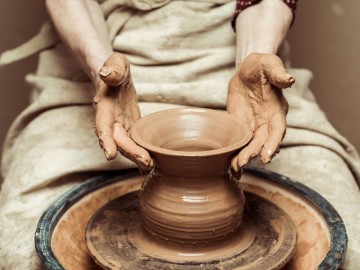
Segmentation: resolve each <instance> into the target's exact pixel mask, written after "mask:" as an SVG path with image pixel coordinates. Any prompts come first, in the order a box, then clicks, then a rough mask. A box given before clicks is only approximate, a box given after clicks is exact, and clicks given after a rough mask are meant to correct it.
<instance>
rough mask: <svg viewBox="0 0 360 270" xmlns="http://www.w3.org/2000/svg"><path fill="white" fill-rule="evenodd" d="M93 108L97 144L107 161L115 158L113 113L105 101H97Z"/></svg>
mask: <svg viewBox="0 0 360 270" xmlns="http://www.w3.org/2000/svg"><path fill="white" fill-rule="evenodd" d="M96 102H97V103H96V105H94V106H95V112H96V116H95V132H96V135H97V136H98V138H99V144H100V146H101V147H102V148H103V150H104V153H105V156H106V158H107V159H108V160H111V159H114V158H115V157H116V153H117V148H116V144H115V141H114V138H113V123H114V118H113V111H112V104H111V102H110V101H109V100H107V99H105V98H104V99H102V100H97V101H96Z"/></svg>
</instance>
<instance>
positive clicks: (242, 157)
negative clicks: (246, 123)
mask: <svg viewBox="0 0 360 270" xmlns="http://www.w3.org/2000/svg"><path fill="white" fill-rule="evenodd" d="M266 140H267V125H266V124H263V125H261V126H260V127H259V128H258V129H257V130H256V131H255V134H254V138H253V139H252V140H251V141H250V143H249V144H248V145H247V146H246V147H245V148H244V149H242V150H241V151H240V153H239V154H238V155H237V156H236V157H235V158H233V159H232V161H231V169H232V170H233V171H235V172H239V171H240V170H241V169H242V168H243V167H244V166H245V165H246V164H247V163H248V162H249V161H250V160H251V159H252V158H254V157H256V156H257V155H258V154H259V153H260V151H261V148H262V147H263V145H264V143H265V142H266Z"/></svg>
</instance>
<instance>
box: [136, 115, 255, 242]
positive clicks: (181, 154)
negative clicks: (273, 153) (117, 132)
mask: <svg viewBox="0 0 360 270" xmlns="http://www.w3.org/2000/svg"><path fill="white" fill-rule="evenodd" d="M251 136H252V133H251V131H250V130H249V128H248V127H247V125H245V124H244V123H243V122H242V121H240V120H239V119H238V118H236V117H234V116H232V115H230V114H228V113H226V112H223V111H215V110H208V109H190V108H189V109H172V110H165V111H160V112H157V113H153V114H151V115H148V116H147V117H145V118H142V119H141V120H139V121H138V122H136V123H135V125H134V127H133V128H132V130H131V137H132V139H133V140H134V141H135V142H136V143H137V144H139V145H140V146H142V147H144V148H145V149H146V150H148V151H149V153H150V155H151V157H152V158H153V159H154V163H155V167H154V170H153V171H152V172H151V173H150V174H149V175H148V177H147V178H146V180H145V182H144V184H143V186H142V188H141V191H140V193H139V210H140V213H141V217H142V224H143V226H144V228H145V229H146V230H147V231H148V232H149V233H150V234H151V235H153V236H156V237H159V238H161V239H162V240H165V241H169V242H172V243H173V244H191V245H207V244H209V243H212V242H216V241H219V240H222V239H224V237H227V236H229V235H230V234H231V233H232V232H234V231H235V230H236V228H237V227H238V226H239V225H240V223H241V220H242V217H243V211H244V195H243V192H242V189H241V186H240V184H239V181H238V180H237V179H235V178H233V177H232V176H231V174H230V173H229V164H230V160H231V158H232V157H233V156H234V155H236V154H237V153H238V152H239V150H240V149H241V148H242V147H243V146H245V145H246V144H247V143H248V142H249V141H250V139H251Z"/></svg>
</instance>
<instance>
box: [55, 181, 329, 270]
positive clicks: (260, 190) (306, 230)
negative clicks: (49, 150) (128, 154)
mask: <svg viewBox="0 0 360 270" xmlns="http://www.w3.org/2000/svg"><path fill="white" fill-rule="evenodd" d="M143 180H144V176H138V177H132V178H129V179H128V180H126V181H119V182H116V183H114V184H111V185H108V186H105V187H101V188H99V189H97V190H96V191H94V192H92V193H90V194H88V195H87V196H85V197H84V198H83V199H81V200H80V201H78V202H77V203H76V204H74V205H71V206H70V208H69V209H68V210H67V211H66V212H65V214H64V215H62V216H61V217H60V219H59V221H58V222H57V225H56V227H55V228H54V231H53V233H52V238H51V245H52V249H53V251H54V254H55V256H56V258H57V259H58V260H59V262H60V263H61V264H62V265H63V266H64V268H65V269H76V270H87V269H101V268H100V266H98V265H96V263H95V262H94V260H93V259H92V258H91V256H90V255H89V251H88V250H87V247H86V242H85V230H86V226H87V224H88V222H89V220H90V218H91V217H92V216H93V215H94V213H95V212H96V211H97V210H98V209H99V208H101V207H102V206H103V205H105V204H106V203H107V202H108V201H111V200H113V199H115V198H117V197H119V196H122V195H124V194H126V193H129V192H131V191H133V190H139V188H140V186H141V183H142V181H143ZM241 181H242V182H243V183H244V184H243V188H244V190H245V191H249V192H250V193H253V194H256V195H258V196H261V197H264V198H267V199H269V200H271V201H272V203H274V204H275V205H277V206H278V207H280V208H282V209H283V210H285V211H286V212H287V214H288V215H289V216H290V217H291V219H292V220H293V221H294V223H295V226H296V228H297V235H298V243H299V245H298V247H297V248H296V252H295V255H294V256H293V258H292V259H291V261H290V262H289V263H288V264H287V265H286V266H285V268H283V269H291V270H295V269H296V270H309V269H317V267H318V265H319V264H320V262H321V261H322V260H323V258H324V257H325V256H326V253H327V251H328V249H329V245H330V244H329V243H330V240H329V231H328V227H327V225H326V223H325V221H324V218H323V217H322V216H321V215H319V213H318V212H317V210H316V209H315V208H314V206H313V205H312V204H310V203H309V202H307V201H306V200H303V199H302V198H301V196H297V195H296V194H294V193H293V192H292V191H290V190H287V189H286V188H284V187H279V186H278V185H276V184H275V183H273V182H272V181H270V180H268V179H265V178H260V177H256V176H253V175H250V174H244V175H243V176H242V180H241Z"/></svg>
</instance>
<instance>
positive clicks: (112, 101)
mask: <svg viewBox="0 0 360 270" xmlns="http://www.w3.org/2000/svg"><path fill="white" fill-rule="evenodd" d="M99 75H100V78H101V80H99V82H98V86H97V91H96V96H95V97H94V100H93V106H94V110H95V113H96V118H95V122H96V123H95V131H96V135H97V136H98V138H99V144H100V146H101V147H102V148H103V150H104V153H105V156H106V158H107V159H109V160H111V159H114V158H115V157H116V154H117V151H118V150H119V151H120V153H121V154H122V155H124V156H125V157H127V158H129V159H130V160H132V161H133V162H135V163H136V164H137V165H138V166H139V168H140V170H142V171H143V172H148V171H150V170H151V168H152V166H153V163H152V160H151V158H150V156H149V153H148V152H147V151H146V150H145V149H143V148H141V147H139V146H138V145H136V144H135V143H134V142H133V141H132V140H131V139H130V138H129V136H128V132H129V130H130V128H131V126H132V125H133V123H134V122H135V121H136V120H137V119H139V118H140V110H139V106H138V102H137V95H136V90H135V87H134V84H133V82H132V79H131V73H130V65H129V62H128V60H127V59H126V57H125V56H124V55H122V54H120V53H113V54H111V55H110V57H109V58H108V59H107V60H106V61H105V63H104V66H103V67H102V68H101V69H100V72H99Z"/></svg>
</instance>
